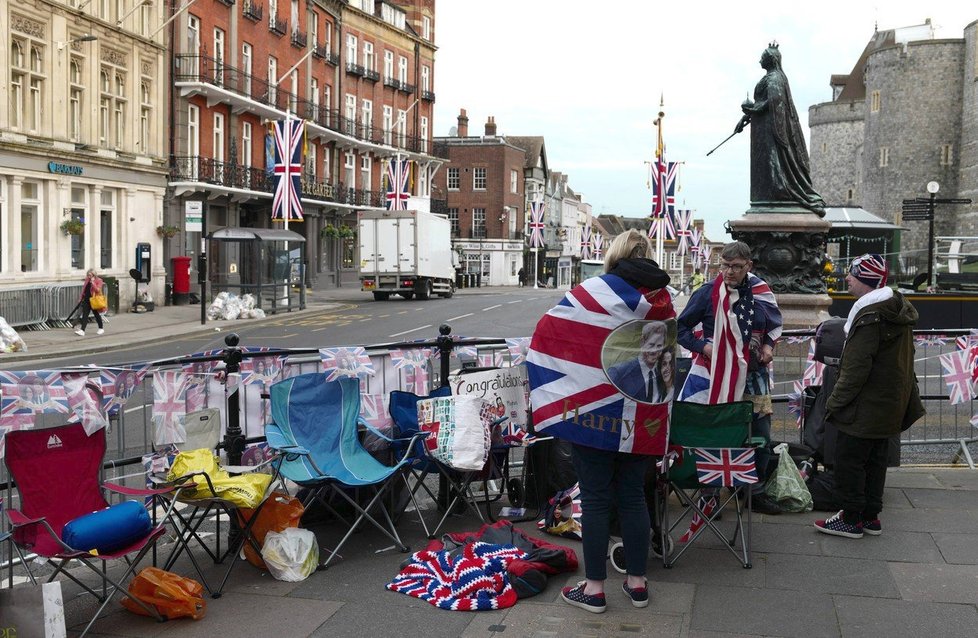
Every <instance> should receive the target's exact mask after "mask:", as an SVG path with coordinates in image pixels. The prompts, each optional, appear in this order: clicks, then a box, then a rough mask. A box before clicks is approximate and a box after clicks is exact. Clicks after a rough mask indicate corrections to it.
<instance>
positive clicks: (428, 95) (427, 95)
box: [421, 91, 435, 102]
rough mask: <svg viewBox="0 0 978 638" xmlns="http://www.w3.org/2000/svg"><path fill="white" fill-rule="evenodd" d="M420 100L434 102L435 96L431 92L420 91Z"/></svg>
mask: <svg viewBox="0 0 978 638" xmlns="http://www.w3.org/2000/svg"><path fill="white" fill-rule="evenodd" d="M421 99H422V100H425V101H426V102H434V101H435V94H434V92H433V91H421Z"/></svg>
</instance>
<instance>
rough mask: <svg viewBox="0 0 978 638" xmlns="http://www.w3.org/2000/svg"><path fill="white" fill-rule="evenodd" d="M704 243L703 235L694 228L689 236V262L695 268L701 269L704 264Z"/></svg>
mask: <svg viewBox="0 0 978 638" xmlns="http://www.w3.org/2000/svg"><path fill="white" fill-rule="evenodd" d="M702 241H703V233H701V232H700V230H699V229H698V228H694V229H693V230H692V232H691V233H690V236H689V261H690V263H692V264H693V268H699V267H700V265H701V264H702V263H703V248H702V246H700V243H701V242H702Z"/></svg>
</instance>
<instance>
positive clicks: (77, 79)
mask: <svg viewBox="0 0 978 638" xmlns="http://www.w3.org/2000/svg"><path fill="white" fill-rule="evenodd" d="M81 68H82V61H81V60H79V59H77V58H72V59H71V65H70V68H69V71H68V73H69V77H68V81H69V83H70V88H69V93H68V138H69V139H70V140H72V141H74V142H80V141H81V140H82V113H84V112H85V111H84V109H85V84H84V81H83V78H82V71H81Z"/></svg>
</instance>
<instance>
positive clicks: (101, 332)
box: [95, 328, 105, 335]
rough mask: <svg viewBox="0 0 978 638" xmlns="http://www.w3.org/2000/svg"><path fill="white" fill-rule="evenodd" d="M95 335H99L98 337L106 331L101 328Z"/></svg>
mask: <svg viewBox="0 0 978 638" xmlns="http://www.w3.org/2000/svg"><path fill="white" fill-rule="evenodd" d="M95 334H97V335H101V334H105V330H102V329H101V328H99V329H98V330H96V331H95Z"/></svg>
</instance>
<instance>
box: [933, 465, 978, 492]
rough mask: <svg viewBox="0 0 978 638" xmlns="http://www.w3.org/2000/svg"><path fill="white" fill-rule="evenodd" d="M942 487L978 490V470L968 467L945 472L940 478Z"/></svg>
mask: <svg viewBox="0 0 978 638" xmlns="http://www.w3.org/2000/svg"><path fill="white" fill-rule="evenodd" d="M938 482H939V483H940V484H941V487H944V488H946V489H949V490H972V491H978V472H976V471H975V470H970V469H967V468H962V469H961V470H960V471H957V472H954V471H951V472H943V473H941V474H940V476H939V478H938Z"/></svg>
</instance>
